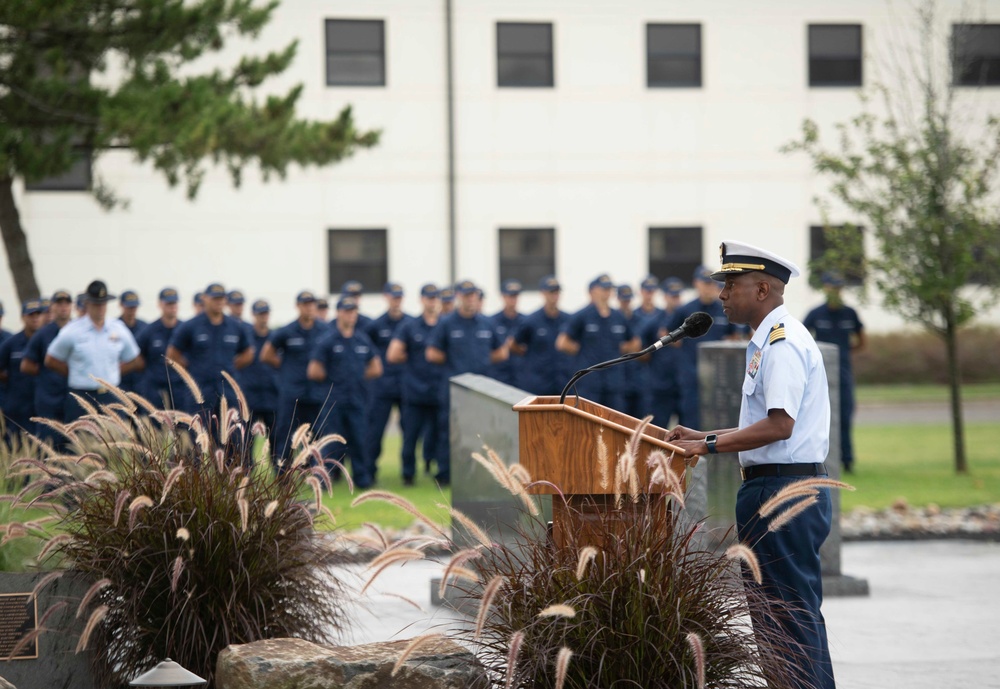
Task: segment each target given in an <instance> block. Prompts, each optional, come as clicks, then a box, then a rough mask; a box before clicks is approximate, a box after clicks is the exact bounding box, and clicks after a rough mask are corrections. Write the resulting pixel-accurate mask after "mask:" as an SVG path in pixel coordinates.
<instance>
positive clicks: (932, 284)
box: [785, 2, 1000, 473]
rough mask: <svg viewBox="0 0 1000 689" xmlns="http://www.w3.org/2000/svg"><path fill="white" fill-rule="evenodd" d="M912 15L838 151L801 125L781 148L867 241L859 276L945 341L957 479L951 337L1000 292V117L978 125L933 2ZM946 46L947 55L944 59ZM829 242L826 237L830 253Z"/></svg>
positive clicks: (961, 460) (960, 468)
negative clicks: (798, 158) (804, 165)
mask: <svg viewBox="0 0 1000 689" xmlns="http://www.w3.org/2000/svg"><path fill="white" fill-rule="evenodd" d="M916 13H917V26H918V29H917V34H918V37H919V46H918V47H917V48H916V49H915V50H909V49H907V48H898V49H895V53H894V58H895V59H896V60H897V64H898V68H897V69H898V73H897V74H895V75H894V77H895V78H894V79H893V80H892V83H891V85H884V84H878V85H876V86H874V87H872V89H871V90H870V92H869V93H867V94H862V102H863V103H864V106H865V107H864V108H863V111H862V113H861V114H860V115H858V116H857V117H855V118H853V119H852V120H850V121H849V122H848V123H844V124H840V125H838V126H837V127H836V129H837V135H838V136H837V144H836V146H834V147H830V146H828V145H827V144H825V143H824V142H822V141H821V140H820V131H819V127H818V125H817V124H816V123H815V122H813V121H811V120H807V121H806V122H805V123H804V124H803V129H802V138H801V139H800V140H798V141H796V142H793V143H792V144H789V145H788V146H787V147H786V149H785V150H786V151H801V152H804V153H806V154H807V155H809V157H810V158H811V159H812V163H813V167H814V169H815V170H816V172H818V173H819V174H820V175H821V176H823V177H825V178H826V179H828V180H829V182H830V194H831V195H832V196H833V198H834V199H836V200H837V201H838V202H839V203H840V204H842V205H843V206H844V207H846V208H847V209H848V211H849V212H851V213H853V214H854V215H856V216H857V219H858V224H860V225H862V226H864V228H865V230H866V232H867V233H868V234H869V235H870V237H871V238H872V240H873V241H874V248H875V252H874V255H872V256H870V257H869V258H868V259H867V264H866V269H867V270H866V273H867V276H868V279H869V280H870V281H871V282H872V283H873V284H874V286H875V287H876V288H877V290H878V292H879V294H880V297H881V300H882V303H883V304H884V306H885V307H886V308H888V309H890V310H891V311H894V312H896V313H898V314H899V315H900V316H902V317H903V318H905V319H906V320H908V321H911V322H914V323H918V324H920V325H921V326H923V327H925V328H927V329H928V330H930V331H931V332H934V333H936V334H937V335H938V336H940V337H941V338H942V340H943V341H944V344H945V346H946V349H947V360H948V370H949V379H950V381H951V388H952V417H953V427H954V436H955V437H954V452H955V468H956V471H957V472H959V473H964V472H965V471H967V466H966V461H965V448H964V441H963V435H962V417H961V397H960V395H961V392H960V383H961V376H960V370H959V368H958V357H957V351H958V331H959V328H960V327H961V326H962V325H965V324H967V323H969V322H970V321H971V320H972V319H973V318H974V317H975V315H976V314H977V313H978V312H980V311H982V310H984V309H986V308H987V307H989V306H990V305H991V304H994V303H995V302H996V300H997V296H998V294H1000V242H998V227H1000V218H998V215H997V210H996V209H997V205H996V204H997V194H998V192H1000V188H998V186H997V180H996V175H997V172H998V162H1000V120H998V119H997V117H995V116H989V115H984V116H982V117H977V113H976V111H977V108H976V107H975V105H976V102H975V95H976V89H974V88H962V89H959V88H956V86H955V85H954V83H953V79H952V70H953V69H955V70H956V72H957V70H958V69H959V68H960V63H961V60H962V55H961V52H962V51H961V46H962V40H961V39H962V36H961V35H960V34H959V35H955V36H953V39H952V40H951V41H948V40H947V38H946V37H944V36H941V35H940V32H939V31H938V30H937V27H938V26H939V24H938V21H937V17H936V8H935V5H934V3H933V2H927V3H925V4H924V5H922V6H921V7H919V8H918V9H917V10H916ZM959 26H960V25H956V29H955V30H959V28H958V27H959ZM944 46H950V47H951V48H950V52H949V54H948V58H947V59H946V60H942V59H940V56H941V53H942V51H943V49H944ZM876 110H878V112H876ZM820 204H821V206H823V205H824V202H823V201H820ZM824 207H825V206H824ZM836 236H837V235H836V233H833V234H832V235H831V234H829V233H828V238H831V237H832V238H833V244H834V245H836V243H837V240H836ZM847 253H848V252H841V253H840V256H841V258H843V257H844V255H845V254H847ZM836 256H837V255H836V254H835V256H834V260H835V262H836V260H837V258H836ZM827 267H836V266H835V265H834V266H827ZM842 272H846V271H842Z"/></svg>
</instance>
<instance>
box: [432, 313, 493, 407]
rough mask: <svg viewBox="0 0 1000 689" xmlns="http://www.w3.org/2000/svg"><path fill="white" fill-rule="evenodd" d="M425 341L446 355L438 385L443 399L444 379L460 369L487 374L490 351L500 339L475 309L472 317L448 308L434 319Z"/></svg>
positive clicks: (491, 325) (458, 372) (466, 371)
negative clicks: (427, 340)
mask: <svg viewBox="0 0 1000 689" xmlns="http://www.w3.org/2000/svg"><path fill="white" fill-rule="evenodd" d="M427 344H428V346H430V347H435V348H437V349H440V350H441V351H442V352H444V354H445V357H447V358H446V360H445V364H444V371H445V377H444V379H443V381H442V385H441V387H442V394H443V395H444V398H445V399H446V398H447V396H448V379H449V378H451V377H452V376H457V375H458V374H460V373H480V374H482V375H488V373H489V370H490V354H492V353H493V350H495V349H498V348H499V347H500V346H501V345H503V342H502V341H501V340H500V336H499V335H497V331H496V330H495V329H494V328H493V324H492V323H491V322H490V319H489V318H487V317H486V316H484V315H482V314H481V313H477V314H475V315H473V316H472V318H465V317H464V316H462V315H461V314H460V313H459V312H458V311H452V312H451V313H449V314H448V315H447V316H445V317H443V318H442V319H441V320H440V321H438V324H437V327H435V328H434V330H432V331H431V334H430V341H429V342H428V343H427Z"/></svg>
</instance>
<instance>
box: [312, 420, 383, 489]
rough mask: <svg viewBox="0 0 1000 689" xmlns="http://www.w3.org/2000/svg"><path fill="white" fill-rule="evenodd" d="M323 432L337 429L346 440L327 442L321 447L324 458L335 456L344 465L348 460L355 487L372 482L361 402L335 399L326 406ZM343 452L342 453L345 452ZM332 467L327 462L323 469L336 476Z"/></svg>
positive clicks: (365, 421) (366, 426)
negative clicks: (346, 402) (342, 441)
mask: <svg viewBox="0 0 1000 689" xmlns="http://www.w3.org/2000/svg"><path fill="white" fill-rule="evenodd" d="M329 409H330V411H329V414H328V415H327V416H326V422H325V424H324V426H323V434H324V435H326V434H328V433H337V434H339V435H342V436H343V437H344V440H346V441H347V443H346V445H345V444H344V443H331V444H330V445H327V446H326V448H324V450H323V458H324V459H336V460H337V461H339V462H340V463H341V464H344V465H345V466H346V465H347V458H350V460H351V476H352V478H353V479H354V485H355V486H357V487H358V488H368V487H370V486H371V485H372V483H373V478H372V474H371V463H370V460H369V458H368V454H367V444H366V441H367V439H368V414H367V413H366V410H365V408H364V407H363V406H360V405H352V404H345V403H343V402H336V403H334V404H333V406H332V407H330V408H329ZM345 452H346V456H345ZM335 469H336V467H335V466H334V465H333V464H330V463H327V471H328V472H329V473H330V476H331V477H334V476H337V471H335Z"/></svg>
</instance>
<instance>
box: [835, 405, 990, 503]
mask: <svg viewBox="0 0 1000 689" xmlns="http://www.w3.org/2000/svg"><path fill="white" fill-rule="evenodd" d="M965 442H966V454H967V458H968V464H969V472H968V474H966V475H963V476H959V475H957V474H956V473H955V469H954V461H953V459H952V447H951V443H952V440H951V426H950V425H948V424H922V425H912V426H911V425H904V426H859V427H855V429H854V444H855V455H856V461H855V473H854V474H851V475H845V476H844V477H843V478H844V480H845V481H847V482H848V483H850V484H852V485H853V486H855V487H856V488H857V490H856V491H853V492H851V491H843V493H842V503H841V504H842V506H843V509H845V510H849V509H851V508H853V507H858V506H860V505H864V506H867V507H872V508H875V509H880V508H883V507H888V506H890V505H891V504H892V503H893V502H894V501H896V500H897V499H899V498H905V499H906V501H907V502H908V503H909V504H911V505H921V506H922V505H927V504H930V503H935V504H937V505H940V506H941V507H964V506H970V505H982V504H987V503H998V502H1000V423H996V424H990V423H978V424H966V426H965Z"/></svg>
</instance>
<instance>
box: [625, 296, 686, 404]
mask: <svg viewBox="0 0 1000 689" xmlns="http://www.w3.org/2000/svg"><path fill="white" fill-rule="evenodd" d="M670 320H671V315H670V314H668V313H667V312H666V311H661V312H660V314H659V316H657V317H655V318H647V319H646V320H645V322H644V323H643V326H642V330H641V331H640V333H639V337H640V338H642V346H643V347H648V346H649V345H651V344H653V343H654V342H656V341H657V340H659V339H660V338H661V337H663V336H664V335H666V334H667V333H668V332H670V331H669V330H667V322H668V321H670ZM680 356H681V352H680V350H679V349H677V348H676V347H671V346H669V345H667V346H666V347H661V348H660V349H658V350H656V351H655V352H653V353H652V354H651V355H650V358H649V368H648V369H647V370H648V371H649V386H650V387H651V388H652V389H654V390H671V389H673V388H675V387H676V386H677V378H676V377H677V366H678V362H679V361H680ZM625 365H626V366H627V365H628V364H625ZM664 423H666V422H664Z"/></svg>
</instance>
